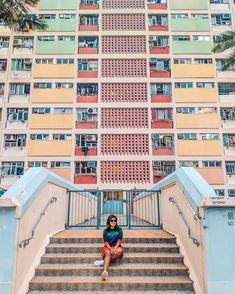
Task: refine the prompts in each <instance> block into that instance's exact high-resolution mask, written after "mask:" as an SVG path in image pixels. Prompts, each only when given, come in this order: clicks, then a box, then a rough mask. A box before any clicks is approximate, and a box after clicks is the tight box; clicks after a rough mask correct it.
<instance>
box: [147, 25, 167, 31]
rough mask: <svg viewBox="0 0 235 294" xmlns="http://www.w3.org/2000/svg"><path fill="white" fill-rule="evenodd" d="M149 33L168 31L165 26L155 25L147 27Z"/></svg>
mask: <svg viewBox="0 0 235 294" xmlns="http://www.w3.org/2000/svg"><path fill="white" fill-rule="evenodd" d="M149 31H150V32H166V31H168V25H165V24H155V25H150V26H149Z"/></svg>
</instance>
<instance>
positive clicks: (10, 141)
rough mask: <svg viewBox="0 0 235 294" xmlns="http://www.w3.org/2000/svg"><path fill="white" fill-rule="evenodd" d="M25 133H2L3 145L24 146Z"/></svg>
mask: <svg viewBox="0 0 235 294" xmlns="http://www.w3.org/2000/svg"><path fill="white" fill-rule="evenodd" d="M25 145H26V135H25V134H17V135H15V134H14V135H13V134H9V135H8V134H7V135H4V147H5V148H6V147H21V148H22V147H25Z"/></svg>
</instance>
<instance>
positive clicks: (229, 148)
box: [223, 134, 235, 156]
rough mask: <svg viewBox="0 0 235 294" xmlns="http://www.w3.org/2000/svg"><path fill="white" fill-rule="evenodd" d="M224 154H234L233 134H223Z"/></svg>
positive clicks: (234, 140) (234, 142) (234, 139)
mask: <svg viewBox="0 0 235 294" xmlns="http://www.w3.org/2000/svg"><path fill="white" fill-rule="evenodd" d="M223 141H224V154H225V155H226V156H235V134H223Z"/></svg>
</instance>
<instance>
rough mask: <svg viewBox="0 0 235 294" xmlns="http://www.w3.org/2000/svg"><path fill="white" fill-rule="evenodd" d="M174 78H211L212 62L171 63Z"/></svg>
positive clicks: (213, 74) (213, 72) (212, 72)
mask: <svg viewBox="0 0 235 294" xmlns="http://www.w3.org/2000/svg"><path fill="white" fill-rule="evenodd" d="M173 73H174V77H175V78H213V77H214V76H215V69H214V65H213V64H173Z"/></svg>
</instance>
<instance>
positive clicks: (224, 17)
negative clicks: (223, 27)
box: [222, 13, 231, 20]
mask: <svg viewBox="0 0 235 294" xmlns="http://www.w3.org/2000/svg"><path fill="white" fill-rule="evenodd" d="M222 18H223V19H225V20H229V19H231V15H230V14H229V13H224V14H223V15H222Z"/></svg>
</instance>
